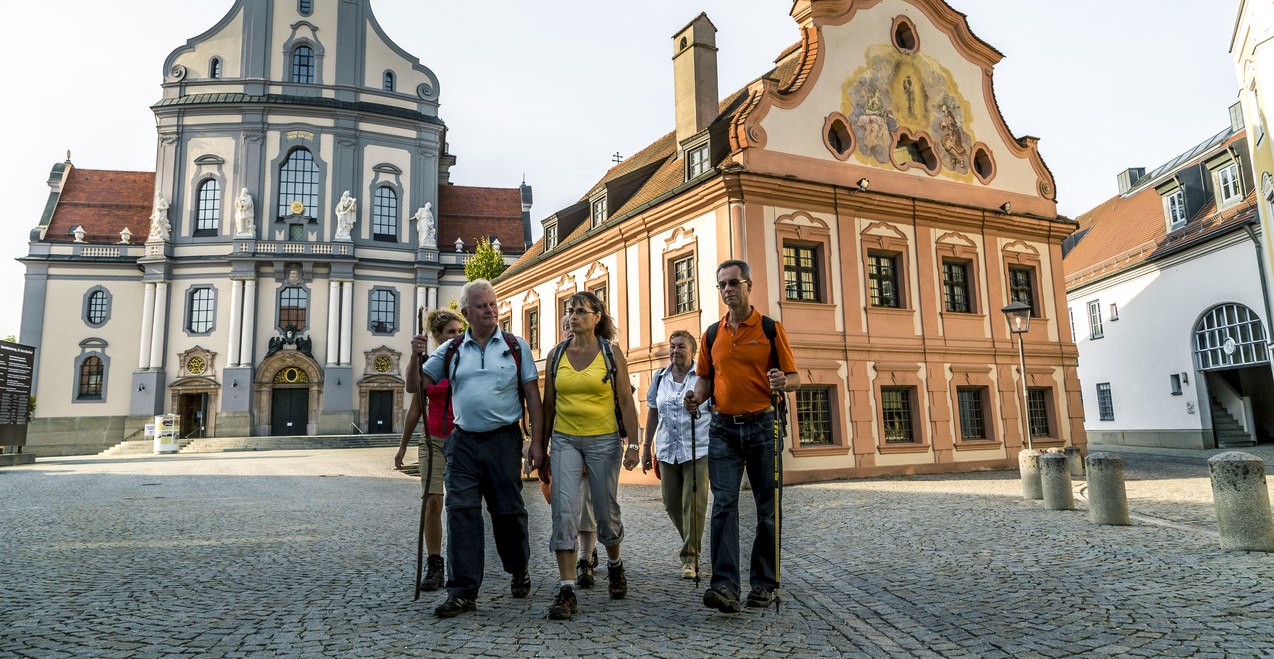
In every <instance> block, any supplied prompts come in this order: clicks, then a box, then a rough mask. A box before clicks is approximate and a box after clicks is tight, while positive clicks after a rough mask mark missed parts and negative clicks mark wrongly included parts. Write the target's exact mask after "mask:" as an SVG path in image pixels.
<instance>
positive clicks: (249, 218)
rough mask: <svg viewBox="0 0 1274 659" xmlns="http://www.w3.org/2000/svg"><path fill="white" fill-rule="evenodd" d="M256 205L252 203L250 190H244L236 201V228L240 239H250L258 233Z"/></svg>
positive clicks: (236, 233)
mask: <svg viewBox="0 0 1274 659" xmlns="http://www.w3.org/2000/svg"><path fill="white" fill-rule="evenodd" d="M255 215H256V213H255V205H254V204H253V203H252V195H250V194H248V189H247V188H244V189H243V191H242V192H240V193H239V198H238V199H235V200H234V228H235V235H237V236H238V237H240V238H250V237H252V236H254V235H256V233H257V225H256V220H255Z"/></svg>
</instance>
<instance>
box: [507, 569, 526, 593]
mask: <svg viewBox="0 0 1274 659" xmlns="http://www.w3.org/2000/svg"><path fill="white" fill-rule="evenodd" d="M509 592H510V593H512V594H513V596H514V597H516V598H518V599H521V598H523V597H526V596H527V595H530V594H531V575H530V573H528V572H527V571H526V570H522V574H515V575H513V579H512V581H510V582H509Z"/></svg>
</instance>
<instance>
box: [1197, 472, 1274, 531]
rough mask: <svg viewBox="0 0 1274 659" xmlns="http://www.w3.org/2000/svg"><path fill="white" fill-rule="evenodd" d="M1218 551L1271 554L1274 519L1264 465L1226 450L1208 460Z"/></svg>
mask: <svg viewBox="0 0 1274 659" xmlns="http://www.w3.org/2000/svg"><path fill="white" fill-rule="evenodd" d="M1208 472H1209V473H1210V474H1211V476H1212V499H1213V501H1214V502H1215V503H1216V516H1217V526H1218V527H1220V529H1221V549H1226V550H1229V551H1266V552H1274V520H1272V519H1271V518H1270V492H1269V489H1267V487H1266V485H1265V462H1264V461H1262V460H1261V459H1260V458H1258V457H1256V456H1255V455H1252V454H1251V453H1244V452H1242V451H1227V452H1225V453H1221V454H1218V455H1214V456H1212V457H1211V458H1210V459H1208Z"/></svg>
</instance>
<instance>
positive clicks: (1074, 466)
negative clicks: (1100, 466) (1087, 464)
mask: <svg viewBox="0 0 1274 659" xmlns="http://www.w3.org/2000/svg"><path fill="white" fill-rule="evenodd" d="M1062 453H1063V454H1065V455H1066V463H1067V464H1068V465H1070V469H1071V477H1072V478H1083V477H1084V454H1083V453H1080V452H1079V448H1078V447H1076V446H1067V447H1066V450H1065V451H1062Z"/></svg>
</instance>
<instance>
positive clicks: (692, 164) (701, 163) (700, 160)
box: [686, 144, 712, 180]
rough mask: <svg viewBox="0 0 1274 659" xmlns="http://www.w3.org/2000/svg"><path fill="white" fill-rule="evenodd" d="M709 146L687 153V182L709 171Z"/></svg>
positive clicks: (704, 145) (701, 146)
mask: <svg viewBox="0 0 1274 659" xmlns="http://www.w3.org/2000/svg"><path fill="white" fill-rule="evenodd" d="M711 166H712V165H711V163H710V162H709V161H708V145H707V144H702V145H700V146H697V147H695V148H693V149H691V150H690V151H688V152H686V180H690V179H692V178H695V177H696V176H699V175H700V174H702V173H704V172H706V171H708V168H709V167H711Z"/></svg>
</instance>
